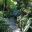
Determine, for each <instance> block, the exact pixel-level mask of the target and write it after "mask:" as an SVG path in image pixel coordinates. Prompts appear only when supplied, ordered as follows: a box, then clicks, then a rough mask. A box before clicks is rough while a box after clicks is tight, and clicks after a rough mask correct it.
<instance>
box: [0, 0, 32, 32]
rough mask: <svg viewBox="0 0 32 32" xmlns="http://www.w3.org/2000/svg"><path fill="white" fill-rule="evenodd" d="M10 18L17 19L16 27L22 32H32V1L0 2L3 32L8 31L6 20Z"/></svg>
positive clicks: (1, 29)
mask: <svg viewBox="0 0 32 32" xmlns="http://www.w3.org/2000/svg"><path fill="white" fill-rule="evenodd" d="M10 17H15V18H16V20H17V21H16V25H17V27H19V28H20V29H21V31H22V32H30V31H31V32H32V0H0V31H1V32H2V31H4V30H5V31H8V28H9V24H7V22H8V21H6V20H7V19H6V18H10ZM11 30H12V29H11ZM9 31H10V30H9Z"/></svg>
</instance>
